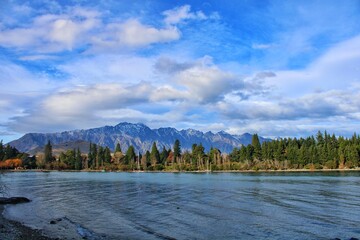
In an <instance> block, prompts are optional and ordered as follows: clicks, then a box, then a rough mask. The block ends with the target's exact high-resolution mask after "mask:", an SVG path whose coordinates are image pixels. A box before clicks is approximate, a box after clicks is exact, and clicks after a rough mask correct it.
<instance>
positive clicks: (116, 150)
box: [115, 142, 121, 152]
mask: <svg viewBox="0 0 360 240" xmlns="http://www.w3.org/2000/svg"><path fill="white" fill-rule="evenodd" d="M115 152H121V147H120V143H119V142H118V143H117V144H116V147H115Z"/></svg>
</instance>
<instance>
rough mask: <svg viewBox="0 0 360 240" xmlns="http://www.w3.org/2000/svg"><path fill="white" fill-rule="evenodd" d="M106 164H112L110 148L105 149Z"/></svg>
mask: <svg viewBox="0 0 360 240" xmlns="http://www.w3.org/2000/svg"><path fill="white" fill-rule="evenodd" d="M104 162H105V163H110V162H111V151H110V148H109V147H105V151H104Z"/></svg>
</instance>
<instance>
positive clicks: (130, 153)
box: [124, 145, 136, 165]
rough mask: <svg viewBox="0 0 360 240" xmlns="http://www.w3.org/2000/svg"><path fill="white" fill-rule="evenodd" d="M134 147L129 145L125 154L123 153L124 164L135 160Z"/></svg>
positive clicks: (132, 162) (131, 163)
mask: <svg viewBox="0 0 360 240" xmlns="http://www.w3.org/2000/svg"><path fill="white" fill-rule="evenodd" d="M135 157H136V155H135V149H134V147H133V146H132V145H131V146H130V147H129V148H128V150H127V151H126V155H125V162H124V164H130V165H133V164H134V162H135Z"/></svg>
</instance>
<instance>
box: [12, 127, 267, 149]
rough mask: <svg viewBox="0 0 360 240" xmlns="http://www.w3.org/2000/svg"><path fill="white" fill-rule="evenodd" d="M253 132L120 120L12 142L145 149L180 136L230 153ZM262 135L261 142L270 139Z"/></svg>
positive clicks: (30, 135) (32, 145)
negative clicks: (152, 125)
mask: <svg viewBox="0 0 360 240" xmlns="http://www.w3.org/2000/svg"><path fill="white" fill-rule="evenodd" d="M251 138H252V135H251V134H249V133H245V134H242V135H231V134H229V133H226V132H224V131H221V132H218V133H212V132H206V133H204V132H201V131H197V130H194V129H187V130H180V131H179V130H177V129H175V128H159V129H150V128H149V127H147V126H146V125H144V124H141V123H138V124H132V123H126V122H124V123H119V124H118V125H116V126H105V127H100V128H92V129H86V130H74V131H66V132H61V133H27V134H25V135H24V136H23V137H21V138H19V139H17V140H15V141H12V142H10V143H9V144H10V145H11V146H14V147H16V148H17V149H19V150H20V151H24V152H33V151H34V150H35V149H37V148H38V149H39V147H40V148H41V147H43V146H44V145H45V144H46V143H47V141H48V140H50V141H51V143H52V144H62V143H71V142H76V141H86V142H92V143H96V144H98V145H102V146H108V147H110V149H112V150H113V149H114V148H115V145H116V144H117V142H120V145H121V148H122V150H123V151H126V149H127V148H128V147H129V146H130V145H133V146H134V147H135V149H136V151H140V152H142V153H144V152H145V151H147V150H150V149H151V146H152V143H153V142H156V144H157V146H158V148H159V150H161V149H162V147H163V146H165V147H166V148H172V147H173V144H174V142H175V140H176V139H179V140H180V143H181V148H182V149H183V150H186V149H188V150H190V149H191V146H192V145H193V144H194V143H196V144H200V143H201V144H202V145H203V146H204V147H205V149H206V150H209V149H210V148H211V147H216V148H218V149H220V151H221V152H223V153H229V152H231V151H232V149H233V148H234V147H240V146H241V145H248V144H250V143H251ZM259 138H260V142H263V141H269V140H270V139H265V138H262V137H259Z"/></svg>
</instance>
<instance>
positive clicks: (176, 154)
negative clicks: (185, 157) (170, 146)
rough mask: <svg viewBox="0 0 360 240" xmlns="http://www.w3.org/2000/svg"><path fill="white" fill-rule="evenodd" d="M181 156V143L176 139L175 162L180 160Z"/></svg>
mask: <svg viewBox="0 0 360 240" xmlns="http://www.w3.org/2000/svg"><path fill="white" fill-rule="evenodd" d="M180 156H181V146H180V141H179V140H178V139H176V140H175V143H174V160H175V161H176V159H177V158H179V157H180Z"/></svg>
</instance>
